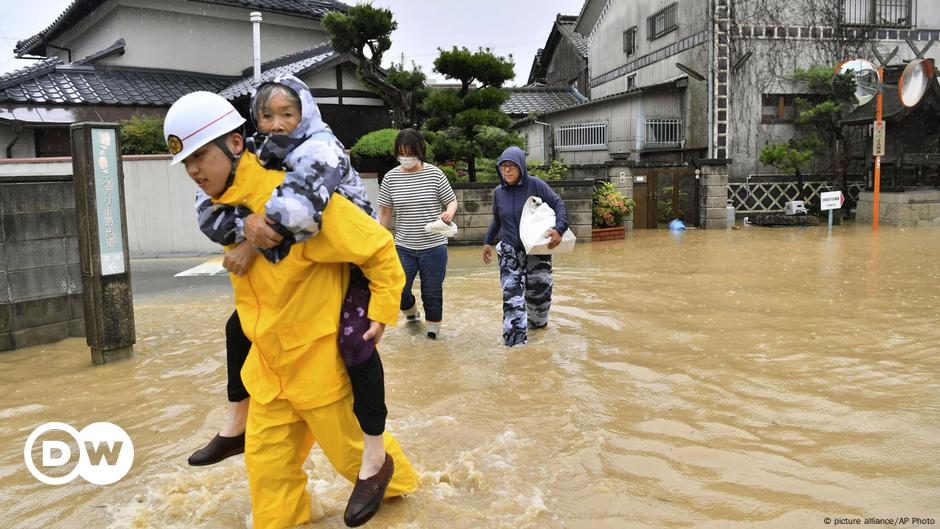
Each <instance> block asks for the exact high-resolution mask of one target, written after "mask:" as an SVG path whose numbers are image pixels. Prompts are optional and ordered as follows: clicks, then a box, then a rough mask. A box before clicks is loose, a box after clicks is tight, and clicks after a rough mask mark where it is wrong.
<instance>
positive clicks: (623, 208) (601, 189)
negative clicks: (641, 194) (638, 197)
mask: <svg viewBox="0 0 940 529" xmlns="http://www.w3.org/2000/svg"><path fill="white" fill-rule="evenodd" d="M634 206H636V202H634V201H633V199H630V198H626V197H624V196H623V193H621V192H620V191H618V190H617V188H616V187H614V184H611V183H610V182H604V183H602V184H600V185H598V186H597V187H595V188H594V196H593V200H592V207H591V225H592V226H593V227H595V228H615V227H617V226H621V225H623V221H624V219H626V218H627V217H628V216H629V215H630V213H632V212H633V208H634Z"/></svg>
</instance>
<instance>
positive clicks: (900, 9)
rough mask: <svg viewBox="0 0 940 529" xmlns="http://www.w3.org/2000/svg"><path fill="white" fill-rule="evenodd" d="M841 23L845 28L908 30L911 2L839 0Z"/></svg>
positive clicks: (907, 0) (894, 0)
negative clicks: (865, 27) (864, 27)
mask: <svg viewBox="0 0 940 529" xmlns="http://www.w3.org/2000/svg"><path fill="white" fill-rule="evenodd" d="M840 1H841V9H840V11H841V14H842V23H843V24H845V25H847V26H868V27H877V28H909V27H911V26H912V20H913V15H912V7H913V6H912V4H913V1H912V0H840Z"/></svg>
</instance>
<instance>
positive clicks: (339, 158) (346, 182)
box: [196, 75, 375, 263]
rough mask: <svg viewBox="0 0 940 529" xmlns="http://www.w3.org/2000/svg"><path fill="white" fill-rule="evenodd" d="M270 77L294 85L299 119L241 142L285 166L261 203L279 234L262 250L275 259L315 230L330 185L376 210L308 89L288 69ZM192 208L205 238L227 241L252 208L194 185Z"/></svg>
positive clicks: (234, 238)
mask: <svg viewBox="0 0 940 529" xmlns="http://www.w3.org/2000/svg"><path fill="white" fill-rule="evenodd" d="M272 82H274V83H280V84H283V85H285V86H288V87H290V88H291V89H293V90H294V91H295V92H296V93H297V95H299V96H300V100H301V106H302V108H301V122H300V125H298V126H297V128H296V129H294V130H293V131H292V132H291V133H290V134H288V135H281V136H276V135H271V136H265V135H263V134H255V135H254V136H252V137H250V138H248V139H247V140H246V147H247V148H248V149H250V150H251V151H252V152H254V153H255V154H256V155H257V156H258V159H259V161H260V162H261V163H262V165H264V166H265V167H266V168H268V169H283V170H285V171H286V174H285V176H284V182H283V183H282V184H281V185H279V186H278V187H277V188H276V189H275V190H274V192H273V193H272V194H271V198H270V199H269V200H268V202H267V203H266V204H265V212H266V214H267V216H268V218H270V219H271V220H273V221H275V224H273V225H272V226H271V227H272V228H274V229H275V231H277V232H278V233H280V234H281V235H283V236H284V240H283V241H282V242H281V243H280V244H279V245H278V246H276V247H274V248H272V249H271V250H261V253H262V254H264V256H265V258H267V259H268V260H269V261H271V262H272V263H276V262H278V261H280V260H281V259H283V258H284V257H285V256H287V254H288V253H289V252H290V247H291V246H292V245H293V244H294V243H297V242H301V241H304V240H306V239H309V238H310V237H313V236H314V235H316V234H317V233H318V232H319V231H320V225H321V223H322V222H323V211H324V210H325V209H326V206H327V204H328V203H329V200H330V196H331V195H332V194H333V192H334V191H335V192H337V193H340V194H341V195H343V196H344V197H346V198H348V199H349V200H351V201H352V202H353V203H354V204H356V205H357V206H359V207H360V208H362V209H363V211H365V212H366V213H368V214H369V215H371V216H372V217H373V218H374V217H375V211H374V210H373V208H372V205H371V204H370V202H369V198H368V196H367V195H366V190H365V186H364V185H363V183H362V179H361V178H359V173H357V172H356V170H355V169H353V167H352V164H351V163H350V161H349V157H348V156H347V155H346V151H345V149H344V148H343V144H342V143H341V142H340V141H339V140H338V139H337V138H336V136H334V135H333V131H332V130H330V127H329V125H327V124H326V123H324V122H323V119H321V117H320V109H319V108H318V107H317V104H316V102H315V101H314V99H313V94H311V93H310V89H308V88H307V86H306V85H305V84H304V83H303V82H302V81H301V80H300V79H297V78H296V77H294V76H292V75H287V76H281V77H277V78H275V79H274V81H272ZM256 93H257V90H255V92H254V93H253V94H252V97H251V109H252V119H253V120H254V122H255V123H257V116H255V115H254V108H255V95H256ZM196 214H197V216H198V219H199V229H200V230H201V231H202V232H203V233H204V234H205V235H206V236H207V237H209V239H211V240H212V241H214V242H217V243H219V244H223V245H228V244H233V243H236V242H241V241H243V240H244V239H245V234H244V229H245V228H244V219H245V217H247V216H248V215H249V214H251V211H249V210H248V209H247V208H244V207H238V208H233V207H232V206H227V205H224V204H213V203H212V200H211V199H210V198H209V196H208V195H206V194H205V193H204V192H203V191H202V190H201V189H199V190H197V191H196Z"/></svg>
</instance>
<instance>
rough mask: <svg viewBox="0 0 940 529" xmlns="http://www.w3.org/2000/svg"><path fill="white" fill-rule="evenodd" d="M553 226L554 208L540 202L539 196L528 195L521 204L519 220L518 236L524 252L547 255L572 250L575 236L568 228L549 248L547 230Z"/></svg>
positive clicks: (549, 239) (549, 240)
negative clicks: (556, 244)
mask: <svg viewBox="0 0 940 529" xmlns="http://www.w3.org/2000/svg"><path fill="white" fill-rule="evenodd" d="M554 227H555V210H553V209H552V208H551V207H550V206H549V205H548V204H546V203H544V202H542V199H540V198H539V197H529V198H527V199H526V201H525V205H524V206H522V219H520V220H519V238H520V239H522V246H523V247H525V253H527V254H529V255H549V254H555V253H568V252H570V251H572V250H574V242H575V239H576V238H575V236H574V232H573V231H571V230H570V229H568V230H565V233H564V234H563V235H562V236H561V244H559V245H558V246H556V247H554V248H552V249H549V248H548V243H549V242H551V238H549V237H548V232H549V231H550V230H551V229H552V228H554Z"/></svg>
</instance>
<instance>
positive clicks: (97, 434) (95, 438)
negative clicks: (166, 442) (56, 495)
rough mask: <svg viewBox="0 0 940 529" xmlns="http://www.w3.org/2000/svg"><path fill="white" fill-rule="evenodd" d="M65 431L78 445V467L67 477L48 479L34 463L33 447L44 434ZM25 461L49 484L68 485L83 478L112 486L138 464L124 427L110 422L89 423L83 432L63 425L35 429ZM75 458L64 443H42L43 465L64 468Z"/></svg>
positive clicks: (27, 443)
mask: <svg viewBox="0 0 940 529" xmlns="http://www.w3.org/2000/svg"><path fill="white" fill-rule="evenodd" d="M56 430H58V431H62V432H65V433H67V434H69V435H71V436H72V438H73V439H75V442H76V443H77V444H78V450H79V458H78V464H76V465H75V468H73V469H72V471H71V472H69V473H68V474H66V475H64V476H54V477H53V476H48V475H46V474H44V473H43V472H42V471H41V470H39V469H38V468H37V467H36V464H35V463H34V462H33V445H35V444H36V440H37V439H39V436H40V435H43V434H44V433H47V432H51V431H56ZM23 458H24V460H25V461H26V468H27V469H29V473H30V474H32V475H33V477H35V478H36V479H38V480H39V481H41V482H43V483H45V484H47V485H64V484H66V483H69V482H70V481H72V480H74V479H75V477H76V476H81V477H82V478H83V479H84V480H85V481H87V482H89V483H94V484H96V485H110V484H111V483H115V482H117V481H118V480H119V479H121V478H123V477H124V476H126V475H127V473H128V472H129V471H130V469H131V465H133V464H134V444H133V443H132V442H131V438H130V437H129V436H128V435H127V432H125V431H124V430H123V429H121V427H120V426H116V425H114V424H111V423H109V422H96V423H93V424H89V425H88V426H86V427H85V428H84V429H83V430H82V431H80V432H79V431H78V430H76V429H75V428H72V427H71V426H69V425H68V424H65V423H61V422H47V423H46V424H43V425H42V426H40V427H39V428H36V429H35V430H33V433H31V434H29V438H27V439H26V447H25V448H24V449H23ZM71 458H72V449H71V447H70V446H69V445H68V444H67V443H65V442H63V441H55V440H50V441H43V442H42V466H43V467H44V468H56V467H62V466H64V465H66V464H68V462H69V460H70V459H71Z"/></svg>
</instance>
